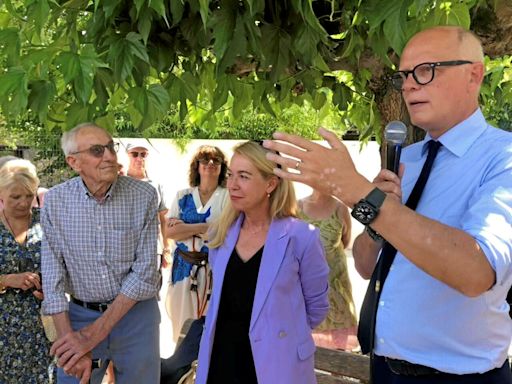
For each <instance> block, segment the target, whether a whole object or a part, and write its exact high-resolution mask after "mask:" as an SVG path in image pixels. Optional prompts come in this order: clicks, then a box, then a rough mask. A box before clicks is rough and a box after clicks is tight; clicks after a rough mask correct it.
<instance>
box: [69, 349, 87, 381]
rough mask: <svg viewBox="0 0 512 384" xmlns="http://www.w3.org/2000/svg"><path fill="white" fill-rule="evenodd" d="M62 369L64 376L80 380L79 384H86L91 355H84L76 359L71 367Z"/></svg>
mask: <svg viewBox="0 0 512 384" xmlns="http://www.w3.org/2000/svg"><path fill="white" fill-rule="evenodd" d="M63 369H64V373H65V374H66V375H68V376H74V377H76V378H77V379H80V384H88V383H89V380H90V378H91V371H92V353H90V352H88V353H86V354H85V355H84V356H82V357H81V358H80V359H78V361H77V362H76V364H75V365H74V366H73V367H71V368H67V367H64V368H63Z"/></svg>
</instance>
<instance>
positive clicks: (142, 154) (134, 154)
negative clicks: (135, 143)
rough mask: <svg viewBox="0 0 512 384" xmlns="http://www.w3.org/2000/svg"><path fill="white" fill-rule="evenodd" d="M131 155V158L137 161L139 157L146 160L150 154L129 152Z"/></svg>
mask: <svg viewBox="0 0 512 384" xmlns="http://www.w3.org/2000/svg"><path fill="white" fill-rule="evenodd" d="M128 153H129V154H130V156H131V157H133V158H134V159H136V158H137V157H139V156H140V157H141V158H143V159H145V158H146V157H148V155H149V153H148V152H137V151H132V152H128Z"/></svg>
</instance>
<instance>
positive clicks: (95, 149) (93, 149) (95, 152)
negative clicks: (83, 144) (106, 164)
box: [70, 141, 119, 158]
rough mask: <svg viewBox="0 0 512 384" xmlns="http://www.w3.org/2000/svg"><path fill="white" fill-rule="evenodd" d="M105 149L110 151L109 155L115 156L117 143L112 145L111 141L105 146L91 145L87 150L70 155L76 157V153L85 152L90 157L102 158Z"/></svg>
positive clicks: (117, 147) (117, 148)
mask: <svg viewBox="0 0 512 384" xmlns="http://www.w3.org/2000/svg"><path fill="white" fill-rule="evenodd" d="M105 148H106V149H108V150H109V151H110V153H112V154H113V155H115V154H116V153H117V151H118V150H119V143H114V142H113V141H111V142H109V143H108V144H105V145H101V144H94V145H91V146H90V147H89V148H87V149H83V150H81V151H76V152H72V153H70V155H76V154H78V153H83V152H87V153H88V154H89V155H91V156H93V157H98V158H100V157H103V154H104V153H105Z"/></svg>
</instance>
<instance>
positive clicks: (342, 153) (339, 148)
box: [263, 128, 369, 207]
mask: <svg viewBox="0 0 512 384" xmlns="http://www.w3.org/2000/svg"><path fill="white" fill-rule="evenodd" d="M318 132H319V133H320V135H321V136H322V137H323V138H324V139H325V140H326V141H327V142H328V144H329V146H330V148H329V147H324V146H323V145H320V144H317V143H314V142H312V141H309V140H306V139H304V138H302V137H299V136H296V135H290V134H286V133H281V132H276V133H274V139H276V140H280V141H282V142H276V141H271V140H265V141H264V143H263V146H264V147H265V148H268V149H270V150H272V151H277V152H279V153H280V154H284V155H285V156H290V157H292V158H289V157H283V156H278V155H277V154H275V153H271V152H270V153H268V154H267V158H268V159H269V160H271V161H275V162H276V163H278V164H280V165H281V166H282V167H283V169H279V168H277V169H274V173H275V174H276V175H277V176H279V177H281V178H284V179H289V180H292V181H297V182H301V183H304V184H307V185H309V186H310V187H312V188H314V189H316V190H318V191H320V192H322V193H324V194H326V195H334V196H336V197H338V198H340V199H341V200H342V201H343V202H344V203H345V204H346V205H347V206H349V207H351V206H352V205H353V204H354V203H356V202H357V201H359V199H360V191H357V189H361V187H363V185H364V184H365V183H367V184H369V182H368V181H367V180H365V179H364V177H363V176H361V175H360V174H359V173H358V172H357V171H356V168H355V165H354V162H353V161H352V158H351V157H350V154H349V152H348V150H347V147H346V146H345V145H344V144H343V143H342V142H341V141H340V140H339V139H338V137H337V136H336V135H335V134H334V133H333V132H330V131H328V130H326V129H324V128H320V129H319V131H318ZM288 143H289V144H288ZM290 144H291V145H290ZM285 168H289V169H288V170H286V169H285ZM290 170H291V171H290ZM349 189H353V190H356V191H357V196H355V195H354V191H349ZM366 189H367V188H366Z"/></svg>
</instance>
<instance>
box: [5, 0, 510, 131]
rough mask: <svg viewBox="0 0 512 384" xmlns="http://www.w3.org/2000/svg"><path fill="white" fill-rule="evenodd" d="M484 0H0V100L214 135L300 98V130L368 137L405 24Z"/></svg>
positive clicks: (503, 73) (497, 117) (408, 29)
mask: <svg viewBox="0 0 512 384" xmlns="http://www.w3.org/2000/svg"><path fill="white" fill-rule="evenodd" d="M485 7H487V8H486V12H488V13H490V14H492V12H493V11H494V9H492V6H491V5H490V3H489V2H487V3H486V2H483V1H475V0H464V1H457V2H454V1H451V2H450V1H444V2H438V1H433V0H404V1H382V0H362V1H359V0H347V1H343V2H341V1H336V0H327V1H314V0H286V1H282V0H216V1H213V0H211V1H209V0H133V1H132V2H120V1H111V0H94V1H92V2H91V1H90V0H65V1H62V2H60V1H55V0H21V1H20V0H2V1H1V2H0V107H1V111H0V113H1V114H2V115H3V117H6V118H7V119H8V120H9V121H15V120H17V119H20V118H25V117H27V116H30V118H34V119H36V120H39V122H40V123H41V124H43V125H46V127H47V128H49V129H50V128H51V129H54V128H57V129H65V128H68V127H69V126H71V125H75V124H76V123H79V122H81V121H80V120H82V121H83V120H89V121H90V120H95V121H97V122H99V123H101V124H104V125H105V126H107V127H109V128H111V129H116V128H117V127H116V126H115V125H116V121H117V124H118V125H119V124H120V123H119V116H120V115H122V116H123V118H124V119H126V120H123V124H126V125H130V124H131V125H134V126H135V128H134V130H135V131H136V132H139V133H140V134H149V133H152V132H167V133H169V134H170V132H172V131H173V130H175V129H178V130H180V131H179V132H180V133H182V134H183V136H185V137H189V136H190V135H192V134H197V135H202V136H203V137H206V136H208V137H213V136H216V135H221V134H224V133H225V132H232V131H230V130H229V129H224V128H225V127H226V126H229V127H238V126H240V125H239V123H240V121H243V120H244V119H245V118H246V116H248V115H251V114H254V115H255V116H257V119H260V118H261V121H273V122H275V124H278V123H279V124H284V125H285V126H286V128H287V129H290V130H293V129H294V128H293V125H294V124H295V125H296V126H301V123H302V120H305V119H306V117H305V116H302V119H300V118H297V117H293V118H291V117H290V115H288V113H290V114H300V111H303V112H302V113H303V114H304V115H306V114H308V115H311V119H310V120H309V116H308V122H309V123H308V124H310V125H308V129H307V130H305V131H304V132H308V134H310V132H314V130H313V129H311V127H312V124H313V122H316V123H318V124H327V123H329V124H330V125H331V126H332V127H337V128H338V129H340V130H343V129H346V128H350V129H358V130H359V132H360V133H361V134H362V136H363V137H365V138H368V137H370V136H372V135H374V134H377V135H378V134H379V132H380V131H379V129H380V114H379V113H380V112H381V111H384V110H385V108H382V103H383V100H384V99H385V98H386V97H387V94H388V92H387V91H388V87H389V86H388V84H387V82H386V81H385V76H386V74H387V73H388V72H389V70H390V67H393V65H396V63H397V59H398V57H399V55H400V53H401V51H402V49H403V47H404V44H405V42H406V40H407V39H408V38H409V37H410V35H411V34H412V33H414V32H415V31H416V30H418V29H421V28H425V27H428V26H432V25H438V24H457V25H463V26H465V27H467V26H469V25H470V21H471V19H470V17H473V21H475V20H479V19H481V18H482V15H483V16H485V13H483V14H478V12H480V10H482V9H483V8H485ZM477 14H478V17H477ZM484 19H485V17H484ZM496 19H499V18H496ZM476 29H477V28H476ZM480 30H483V29H482V28H480ZM504 46H505V45H504ZM500 68H501V69H500ZM508 71H509V66H506V65H505V64H503V63H501V67H500V66H498V65H496V66H495V67H493V69H492V71H490V72H489V74H488V80H486V83H485V84H484V87H483V95H484V96H483V97H482V99H483V100H484V101H485V103H486V107H489V110H487V112H488V114H489V115H492V116H493V119H494V121H496V122H497V123H498V124H502V123H501V122H503V121H505V120H506V119H507V118H509V111H510V108H509V106H510V102H509V101H507V98H508V99H510V98H511V92H512V91H511V86H510V81H508V80H507V81H504V80H503V79H505V78H506V77H507V76H510V74H509V72H508ZM493 108H495V109H496V110H498V109H499V110H500V111H501V112H496V113H494V112H492V111H493ZM170 111H171V112H170ZM290 111H292V112H290ZM263 117H264V118H263ZM265 119H269V120H265ZM284 120H286V122H285V123H284V122H283V121H284ZM162 121H164V122H169V121H172V124H168V123H165V124H167V125H165V124H164V125H165V126H166V127H167V128H166V129H167V130H166V131H165V130H164V131H161V130H160V127H161V124H162ZM258 121H260V120H258ZM277 122H278V123H277ZM244 124H245V123H244ZM249 125H250V124H249ZM268 129H269V128H268ZM298 129H301V128H298ZM257 132H260V133H263V132H265V133H266V132H267V131H265V130H263V129H261V127H260V128H258V131H257ZM301 132H302V131H301ZM161 134H163V133H161ZM311 134H312V133H311Z"/></svg>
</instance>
